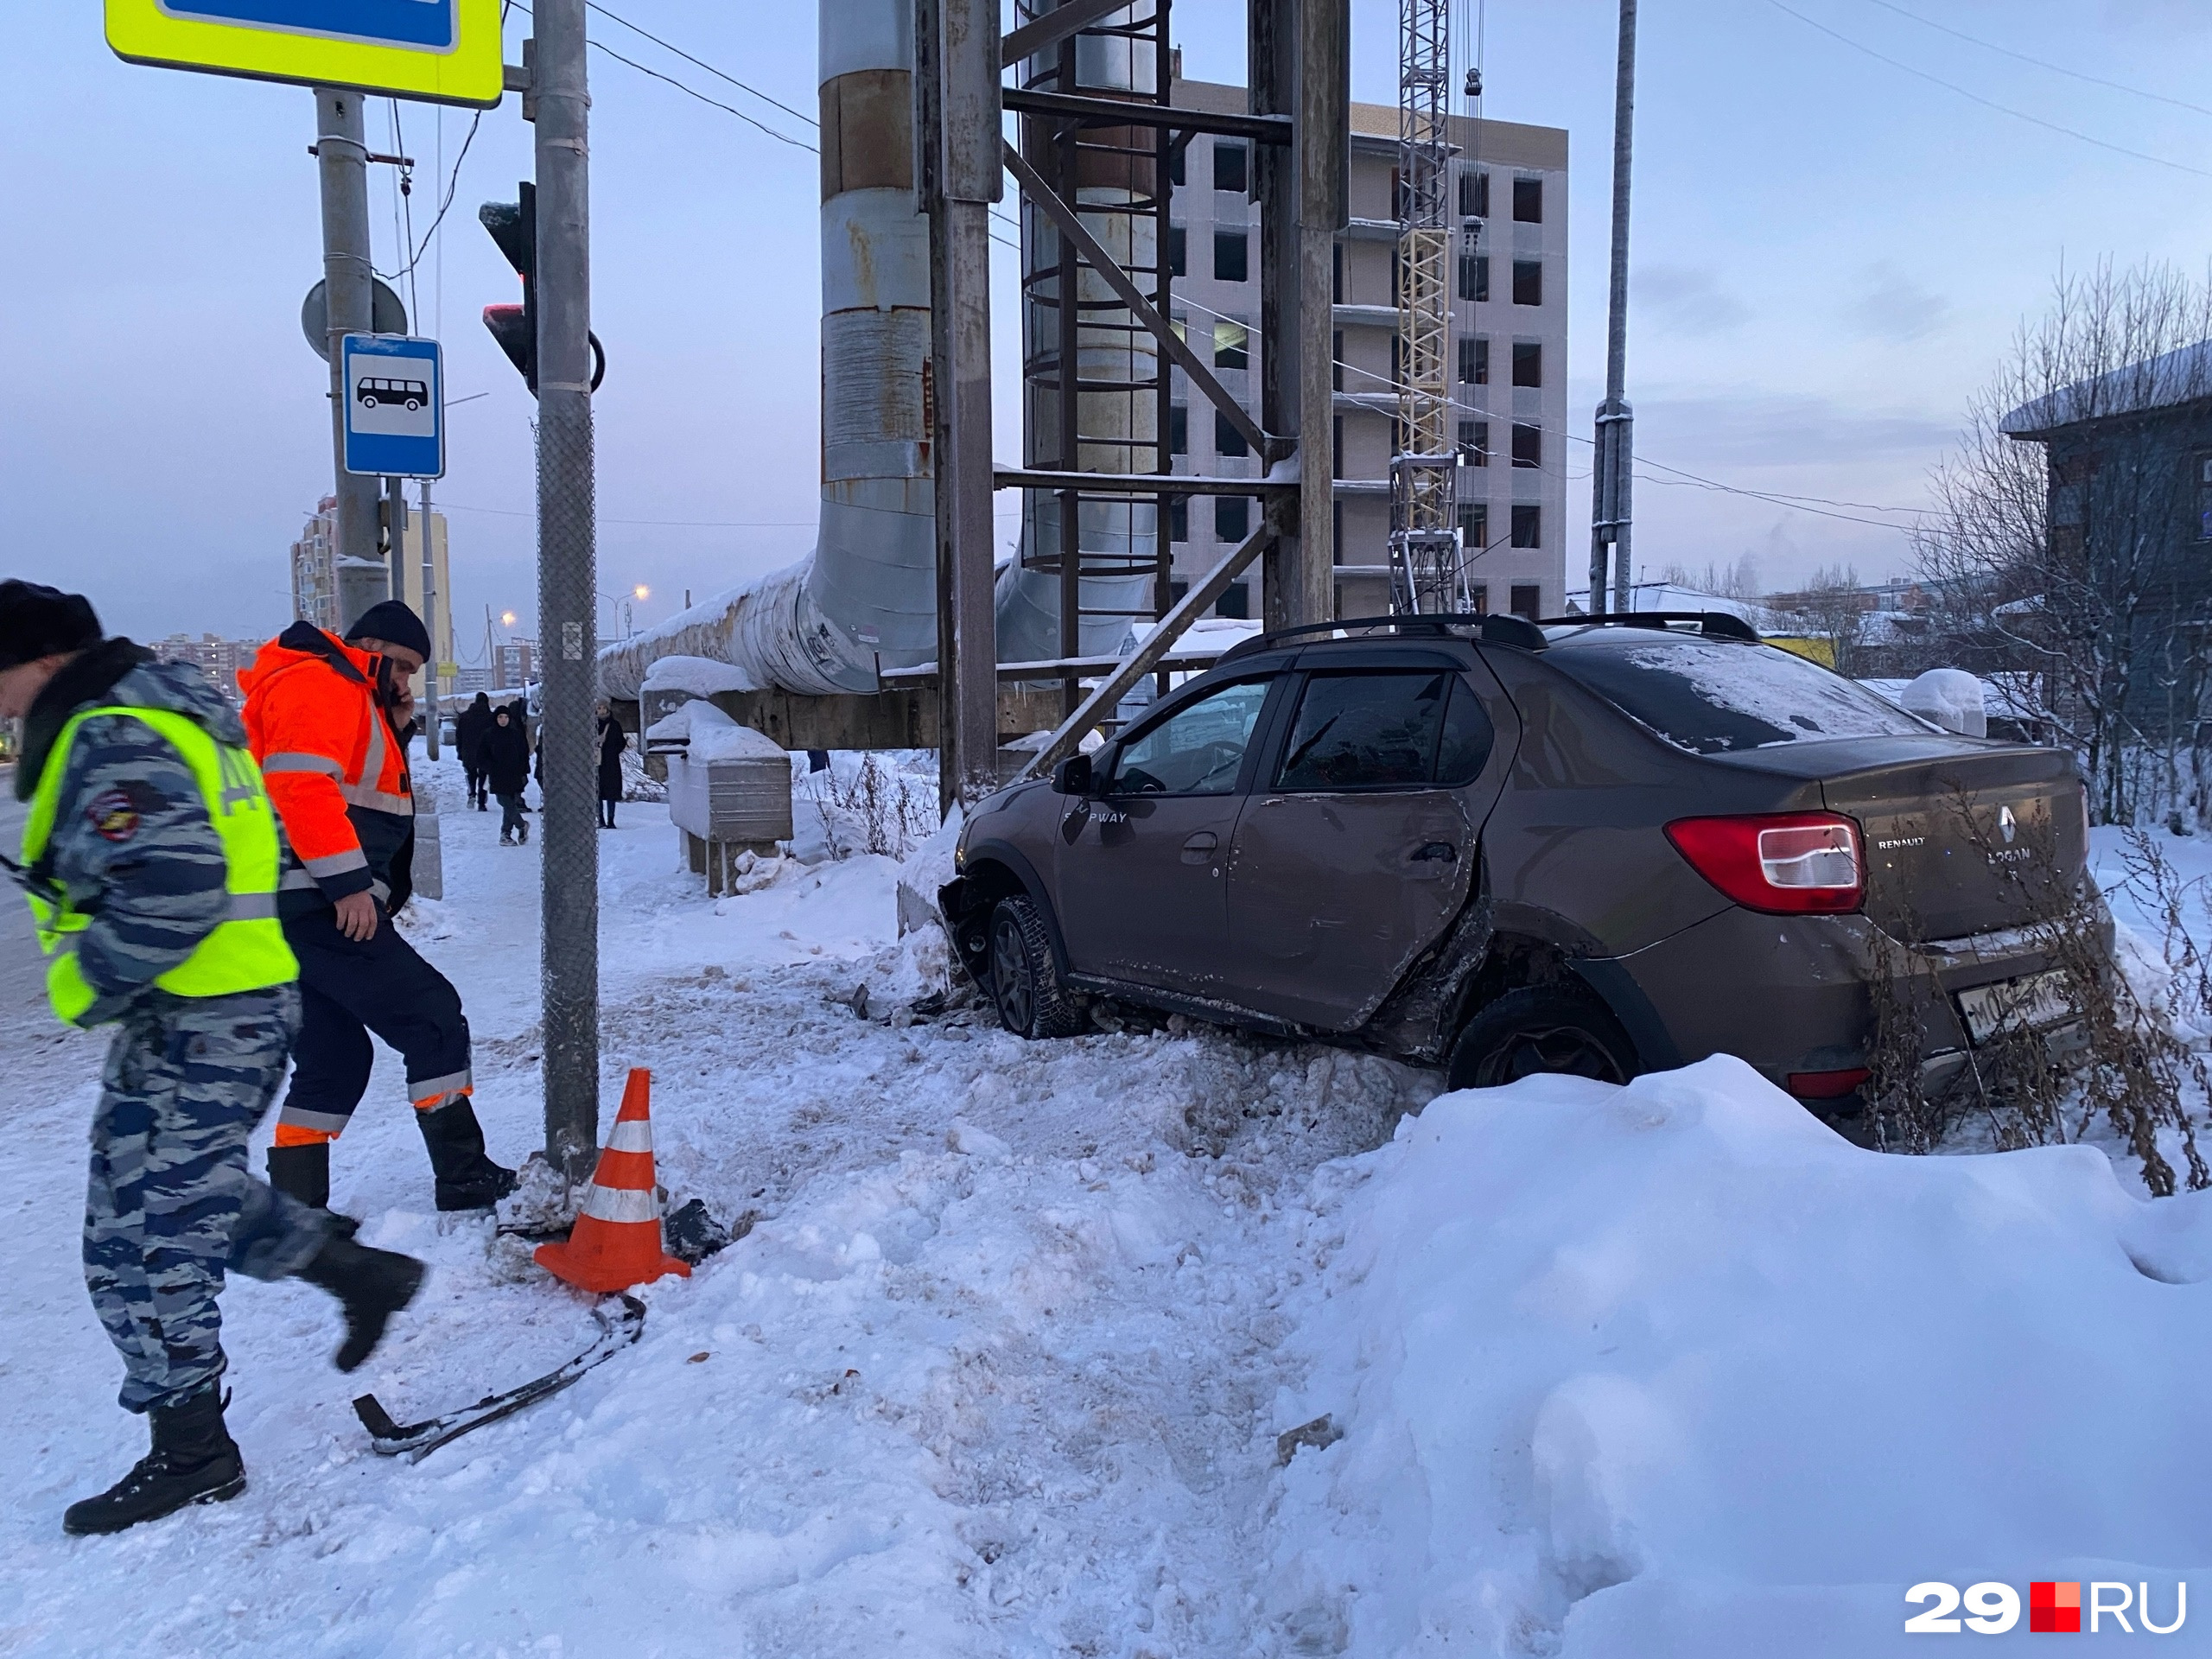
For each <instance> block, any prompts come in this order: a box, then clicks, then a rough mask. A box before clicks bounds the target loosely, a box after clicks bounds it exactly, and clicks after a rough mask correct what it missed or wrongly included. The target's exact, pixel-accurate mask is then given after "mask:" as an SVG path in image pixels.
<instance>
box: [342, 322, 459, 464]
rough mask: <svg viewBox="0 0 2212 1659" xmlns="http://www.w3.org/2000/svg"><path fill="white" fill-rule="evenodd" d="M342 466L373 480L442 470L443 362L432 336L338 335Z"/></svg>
mask: <svg viewBox="0 0 2212 1659" xmlns="http://www.w3.org/2000/svg"><path fill="white" fill-rule="evenodd" d="M344 346H345V371H346V372H345V374H344V377H343V378H342V381H341V384H342V385H344V386H345V388H346V471H347V472H349V473H365V474H369V475H370V476H372V477H376V478H443V477H444V476H445V474H446V412H445V395H446V394H445V362H444V359H442V357H441V355H440V353H439V351H438V342H437V341H436V340H410V339H408V338H406V337H404V336H402V335H395V334H347V335H346V336H345V338H344Z"/></svg>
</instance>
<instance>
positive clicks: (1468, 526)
mask: <svg viewBox="0 0 2212 1659" xmlns="http://www.w3.org/2000/svg"><path fill="white" fill-rule="evenodd" d="M1459 545H1460V546H1461V547H1463V548H1465V550H1467V551H1468V552H1469V553H1470V554H1473V553H1479V552H1481V551H1482V550H1484V548H1486V547H1488V546H1489V545H1490V503H1488V502H1487V501H1462V502H1461V503H1460V504H1459Z"/></svg>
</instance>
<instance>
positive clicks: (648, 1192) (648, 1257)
mask: <svg viewBox="0 0 2212 1659" xmlns="http://www.w3.org/2000/svg"><path fill="white" fill-rule="evenodd" d="M652 1088H653V1074H652V1072H650V1071H646V1070H645V1068H644V1067H643V1066H639V1067H638V1068H636V1069H635V1070H633V1071H632V1072H631V1073H630V1081H629V1083H628V1084H626V1085H625V1087H624V1088H623V1090H622V1109H621V1110H620V1112H617V1113H616V1114H615V1116H614V1128H613V1133H611V1134H610V1135H608V1136H607V1145H606V1147H604V1148H602V1149H601V1152H600V1154H599V1167H598V1169H597V1170H595V1171H594V1172H593V1174H592V1178H591V1185H590V1187H589V1188H588V1190H587V1191H586V1192H585V1193H584V1203H583V1208H582V1210H581V1211H578V1212H577V1214H576V1224H575V1230H573V1231H572V1232H570V1233H569V1238H568V1242H567V1243H563V1244H541V1245H539V1246H538V1247H537V1264H538V1266H540V1267H542V1268H544V1269H545V1270H546V1271H547V1272H548V1273H550V1274H552V1275H553V1276H554V1277H555V1278H556V1279H565V1280H567V1281H569V1283H570V1284H572V1285H575V1286H577V1287H580V1288H582V1289H584V1290H595V1291H599V1292H601V1293H602V1294H604V1293H606V1292H607V1291H615V1290H627V1289H629V1288H630V1287H631V1286H632V1285H642V1284H644V1283H645V1282H646V1281H648V1280H652V1279H658V1278H659V1277H660V1276H661V1275H662V1274H670V1273H675V1274H683V1276H684V1277H685V1278H687V1279H688V1278H689V1277H690V1275H691V1269H690V1266H689V1265H688V1264H687V1263H684V1262H679V1261H677V1259H676V1258H675V1257H674V1256H672V1255H669V1254H668V1252H667V1251H666V1250H665V1249H663V1248H662V1246H661V1233H660V1189H659V1185H658V1182H657V1181H656V1180H655V1179H654V1178H653V1125H652V1116H651V1115H650V1110H649V1107H650V1103H651V1101H652Z"/></svg>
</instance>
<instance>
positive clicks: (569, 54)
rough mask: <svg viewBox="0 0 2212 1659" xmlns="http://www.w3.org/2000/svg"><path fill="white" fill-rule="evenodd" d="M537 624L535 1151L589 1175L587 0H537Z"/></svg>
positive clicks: (594, 836)
mask: <svg viewBox="0 0 2212 1659" xmlns="http://www.w3.org/2000/svg"><path fill="white" fill-rule="evenodd" d="M536 38H537V49H536V55H535V59H534V64H535V89H536V92H537V626H538V636H539V639H540V641H541V645H540V649H541V651H542V652H543V667H542V669H541V670H540V673H541V675H542V677H543V722H542V725H541V727H540V733H541V735H540V740H539V741H541V742H542V743H543V746H544V753H545V812H544V817H543V834H544V838H545V839H544V861H543V874H542V876H541V885H540V890H539V904H540V912H541V914H542V916H543V940H544V943H543V979H544V995H545V1015H544V1020H545V1025H544V1029H545V1152H546V1156H547V1157H548V1158H549V1159H550V1160H551V1161H552V1162H553V1164H554V1165H555V1166H556V1167H558V1168H560V1169H561V1170H563V1172H564V1173H566V1174H567V1176H568V1177H569V1179H571V1180H582V1179H585V1178H586V1177H587V1176H588V1174H589V1173H590V1172H591V1167H592V1163H593V1160H594V1158H595V1157H596V1156H597V1152H598V1129H599V832H598V815H597V813H596V811H595V810H594V807H595V802H594V796H595V794H596V789H595V778H594V773H595V771H596V764H595V761H596V757H595V756H594V753H593V746H592V741H591V736H592V696H593V692H594V689H595V679H596V674H595V667H596V663H595V659H596V657H597V654H598V632H597V627H596V618H595V616H594V604H595V598H596V594H597V569H596V563H597V560H596V542H595V527H594V502H593V463H592V416H591V342H590V330H591V220H590V196H589V185H588V180H589V165H588V157H589V150H588V132H589V111H590V108H591V99H590V97H589V95H588V92H587V91H586V86H585V74H584V0H538V4H537V22H536Z"/></svg>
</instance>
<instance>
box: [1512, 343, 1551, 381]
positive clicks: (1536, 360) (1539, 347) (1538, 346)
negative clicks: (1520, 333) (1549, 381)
mask: <svg viewBox="0 0 2212 1659" xmlns="http://www.w3.org/2000/svg"><path fill="white" fill-rule="evenodd" d="M1513 384H1514V385H1516V386H1541V385H1543V384H1544V343H1543V341H1541V340H1515V341H1514V342H1513Z"/></svg>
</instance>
